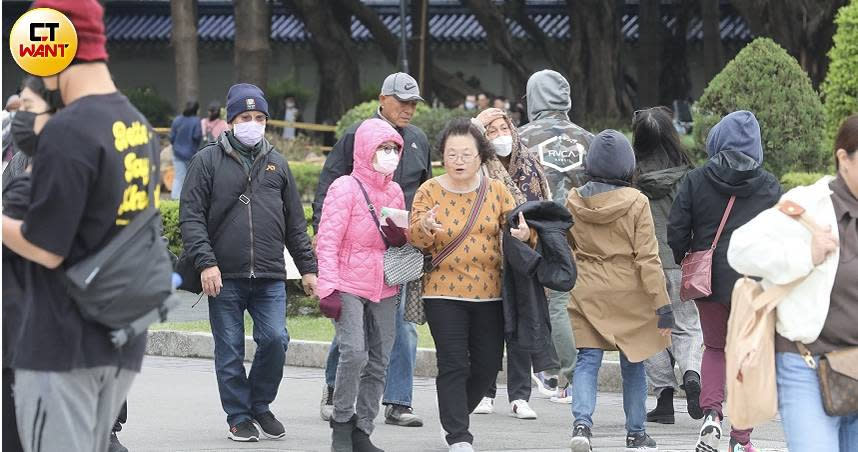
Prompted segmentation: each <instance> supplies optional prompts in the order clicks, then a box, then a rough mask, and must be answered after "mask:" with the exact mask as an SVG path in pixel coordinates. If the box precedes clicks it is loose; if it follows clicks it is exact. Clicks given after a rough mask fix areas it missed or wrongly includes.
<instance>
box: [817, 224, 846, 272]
mask: <svg viewBox="0 0 858 452" xmlns="http://www.w3.org/2000/svg"><path fill="white" fill-rule="evenodd" d="M838 246H839V245H838V243H837V239H836V238H834V234H832V233H831V225H826V226H825V227H823V228H821V229H818V230H816V232H814V233H813V238H812V239H811V242H810V257H811V259H812V260H813V265H819V264H821V263H822V262H823V261H825V258H827V257H828V255H830V254H831V253H833V252H835V251H837V247H838Z"/></svg>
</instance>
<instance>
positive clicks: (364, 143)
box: [316, 119, 405, 302]
mask: <svg viewBox="0 0 858 452" xmlns="http://www.w3.org/2000/svg"><path fill="white" fill-rule="evenodd" d="M386 141H392V142H394V143H396V144H398V145H399V147H400V148H401V147H402V137H401V136H400V135H399V134H398V133H397V132H396V130H394V129H393V127H391V126H390V124H388V123H386V122H384V121H382V120H380V119H369V120H367V121H364V122H363V124H361V126H360V127H358V129H357V132H356V133H355V140H354V170H353V171H352V174H351V176H343V177H340V178H339V179H337V180H335V181H334V183H333V184H331V186H330V187H329V188H328V193H327V196H325V204H324V205H323V206H322V219H321V221H320V222H319V233H318V234H317V236H316V257H317V258H318V261H319V286H318V289H317V291H316V294H317V295H318V296H319V297H320V298H324V297H326V296H328V295H330V294H331V293H332V292H333V291H335V290H338V291H340V292H345V293H349V294H352V295H356V296H359V297H362V298H366V299H367V300H370V301H376V302H377V301H380V300H382V299H384V298H389V297H392V296H394V295H396V293H397V290H398V288H396V287H390V286H388V285H387V284H385V282H384V252H385V250H386V246H385V244H384V241H382V239H381V234H380V233H379V230H378V228H377V227H376V224H375V221H374V220H373V218H372V214H370V211H369V208H368V206H367V205H366V200H365V199H364V196H363V193H361V190H360V187H359V186H358V181H360V182H361V183H362V184H363V187H364V189H366V191H367V194H368V195H369V199H370V201H372V204H373V206H374V207H375V210H376V212H378V213H379V215H380V214H381V209H382V207H392V208H394V209H405V197H404V196H403V194H402V189H401V188H400V187H399V184H397V183H396V182H393V175H387V176H385V175H383V174H381V173H379V172H377V171H375V170H374V169H373V167H372V159H373V156H374V155H375V151H376V149H377V148H378V146H379V145H380V144H382V143H384V142H386ZM400 155H401V152H400Z"/></svg>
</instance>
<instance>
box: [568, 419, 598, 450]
mask: <svg viewBox="0 0 858 452" xmlns="http://www.w3.org/2000/svg"><path fill="white" fill-rule="evenodd" d="M592 437H593V433H592V432H590V427H587V426H586V425H580V424H579V425H576V426H575V428H573V429H572V442H570V443H569V448H570V449H571V450H572V452H591V451H592V450H593V445H592V444H590V439H591V438H592Z"/></svg>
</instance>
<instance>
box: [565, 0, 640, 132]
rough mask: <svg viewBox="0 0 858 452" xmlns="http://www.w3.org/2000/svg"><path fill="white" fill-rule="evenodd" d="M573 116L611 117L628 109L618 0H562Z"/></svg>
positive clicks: (599, 118) (590, 118)
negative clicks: (567, 20) (569, 38)
mask: <svg viewBox="0 0 858 452" xmlns="http://www.w3.org/2000/svg"><path fill="white" fill-rule="evenodd" d="M566 5H567V10H568V12H569V18H570V26H571V34H572V42H571V44H570V45H569V52H570V55H571V58H570V67H569V70H568V71H567V73H568V74H569V75H570V76H571V79H570V80H569V83H570V84H571V85H572V110H573V117H574V118H576V120H578V121H583V120H585V119H588V120H594V121H604V120H614V119H617V118H620V117H622V116H624V115H626V114H628V113H631V105H630V103H629V102H628V100H627V99H626V96H625V81H624V80H623V68H622V63H621V61H622V60H621V59H620V55H621V48H620V45H621V44H622V32H621V26H622V22H621V14H622V11H623V6H624V2H623V1H622V0H611V1H602V0H566Z"/></svg>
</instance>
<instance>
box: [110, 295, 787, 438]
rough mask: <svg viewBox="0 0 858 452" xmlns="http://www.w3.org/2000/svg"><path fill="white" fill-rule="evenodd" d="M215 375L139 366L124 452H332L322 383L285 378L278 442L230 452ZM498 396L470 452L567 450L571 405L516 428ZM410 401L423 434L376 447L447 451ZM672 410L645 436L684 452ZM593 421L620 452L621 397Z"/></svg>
mask: <svg viewBox="0 0 858 452" xmlns="http://www.w3.org/2000/svg"><path fill="white" fill-rule="evenodd" d="M201 304H202V303H201ZM198 308H199V306H198ZM213 366H214V364H213V362H212V361H210V360H198V359H180V358H161V357H152V356H147V357H146V358H145V360H144V363H143V367H144V368H143V372H142V373H141V374H140V375H138V377H137V379H136V381H135V382H134V386H133V387H132V390H131V393H130V395H129V410H128V414H129V420H128V424H127V425H126V427H125V429H124V430H123V431H122V432H121V433H120V438H121V439H122V441H123V443H125V444H126V446H128V448H129V449H130V450H131V452H143V451H273V450H278V451H327V450H330V442H329V438H330V429H329V428H328V426H327V424H325V423H324V422H322V421H321V420H320V419H319V416H318V404H319V398H320V395H321V388H322V381H323V372H322V370H321V369H314V368H297V367H287V368H286V372H285V375H284V378H283V382H282V384H281V386H280V395H279V396H278V398H277V400H276V401H275V402H274V404H273V405H272V411H274V413H275V414H276V415H277V416H278V417H279V418H280V419H281V420H283V421H284V424H285V425H286V429H287V435H286V438H284V439H282V440H279V441H272V440H263V441H261V442H259V443H254V444H238V443H233V442H231V441H229V440H227V439H226V432H227V426H226V420H225V419H226V416H225V415H224V413H223V411H222V409H221V406H220V401H219V399H218V396H217V384H216V381H215V376H214V370H213V369H214V367H213ZM498 393H499V396H498V399H497V401H496V409H497V410H498V413H496V414H492V415H474V416H471V431H472V432H473V433H474V435H475V436H476V441H475V444H474V446H475V447H476V449H477V450H479V451H483V452H485V451H525V450H538V451H568V450H569V449H568V447H567V445H568V441H569V430H570V424H571V410H570V407H569V405H558V404H554V403H551V402H549V401H547V400H546V399H545V398H542V397H541V396H540V395H534V397H533V399H532V401H531V406H532V407H533V408H534V409H535V410H536V411H537V413H539V416H540V417H539V419H538V420H535V421H523V420H518V419H514V418H511V417H509V416H507V415H506V410H507V400H506V394H505V388H503V387H502V388H501V390H500V391H498ZM414 400H415V401H414V406H415V408H416V410H417V412H418V413H419V414H421V415H422V416H424V419H425V421H426V425H425V426H424V427H422V428H403V427H393V426H389V425H385V424H383V421H379V420H377V421H376V423H377V426H378V428H377V429H376V432H375V434H374V435H373V439H374V441H376V444H377V445H378V446H379V447H382V448H384V449H385V450H386V451H388V452H399V451H402V452H412V451H414V452H416V451H438V452H441V451H444V450H446V448H444V447H443V446H442V439H441V426H440V423H439V421H438V406H437V402H436V398H435V386H434V380H432V379H425V378H420V379H417V381H416V382H415V389H414ZM676 402H677V403H676V408H677V411H678V412H677V424H675V425H671V426H665V425H658V424H648V432H649V433H650V435H652V436H653V438H655V439H656V441H658V443H659V445H660V450H661V451H662V452H665V451H689V450H692V448H693V445H694V441H695V439H696V433H697V431H698V429H699V424H698V421H694V420H692V419H691V418H689V417H688V416H687V415H685V414H684V413H685V405H684V402H683V401H681V400H677V401H676ZM654 405H655V400H654V399H653V398H650V400H649V401H648V406H650V407H652V406H654ZM680 411H681V412H680ZM594 418H595V422H596V428H595V429H594V434H595V438H594V445H595V446H596V447H595V450H597V451H605V452H608V451H622V450H623V448H624V441H625V439H624V438H625V431H624V427H623V425H624V418H623V410H622V396H621V395H620V394H614V393H600V394H599V404H598V409H597V410H596V414H595V416H594ZM379 419H381V418H379ZM754 439H755V444H756V445H757V447H758V448H759V449H760V450H762V451H785V450H786V446H785V443H784V440H783V432H782V431H781V428H780V425H779V424H778V423H776V422H771V423H769V424H766V425H764V426H762V427H761V428H759V429H757V431H756V432H755V433H754ZM726 447H727V445H726V443H725V444H723V445H722V451H726Z"/></svg>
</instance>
